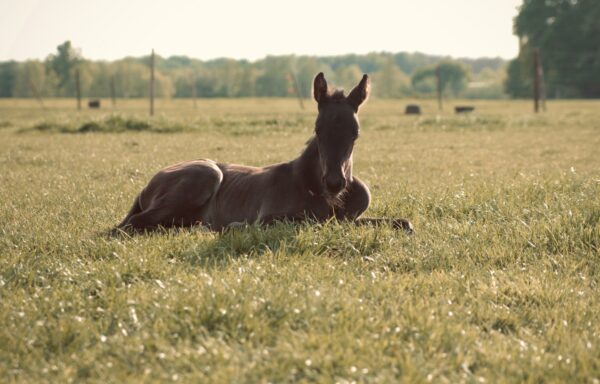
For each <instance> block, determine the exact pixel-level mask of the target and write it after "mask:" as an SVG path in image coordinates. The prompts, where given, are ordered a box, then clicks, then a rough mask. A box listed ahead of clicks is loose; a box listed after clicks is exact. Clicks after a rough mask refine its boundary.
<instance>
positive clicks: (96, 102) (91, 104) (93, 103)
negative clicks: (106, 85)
mask: <svg viewBox="0 0 600 384" xmlns="http://www.w3.org/2000/svg"><path fill="white" fill-rule="evenodd" d="M88 107H89V108H100V100H89V101H88Z"/></svg>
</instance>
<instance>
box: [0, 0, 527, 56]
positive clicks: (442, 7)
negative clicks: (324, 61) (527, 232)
mask: <svg viewBox="0 0 600 384" xmlns="http://www.w3.org/2000/svg"><path fill="white" fill-rule="evenodd" d="M521 2H522V0H396V1H393V0H390V1H383V0H363V1H354V0H343V1H339V0H303V1H285V0H279V1H277V0H246V1H243V0H216V1H215V0H212V1H206V0H194V1H193V0H168V1H164V0H157V1H153V0H96V1H91V0H0V61H2V60H9V59H13V60H24V59H31V58H35V59H43V58H45V57H46V56H47V55H48V54H50V53H52V52H55V50H56V46H57V45H59V44H60V43H62V42H63V41H65V40H71V41H72V43H73V45H74V46H75V47H77V48H80V49H81V51H82V54H83V56H84V57H86V58H89V59H108V60H114V59H118V58H122V57H125V56H142V55H147V54H148V53H149V52H150V50H151V49H152V48H154V49H155V50H156V52H157V53H158V54H160V55H161V56H171V55H186V56H190V57H193V58H199V59H204V60H205V59H212V58H216V57H231V58H236V59H240V58H246V59H250V60H255V59H259V58H262V57H264V56H266V55H282V54H298V55H303V54H309V55H339V54H345V53H368V52H380V51H387V52H400V51H407V52H415V51H418V52H423V53H427V54H437V55H450V56H453V57H482V56H486V57H496V56H500V57H503V58H512V57H515V56H516V55H517V51H518V43H517V38H516V37H515V36H513V34H512V19H513V17H514V16H516V14H517V7H518V6H519V5H520V4H521Z"/></svg>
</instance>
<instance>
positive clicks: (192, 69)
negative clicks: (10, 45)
mask: <svg viewBox="0 0 600 384" xmlns="http://www.w3.org/2000/svg"><path fill="white" fill-rule="evenodd" d="M149 60H150V56H145V57H127V58H124V59H121V60H116V61H101V60H100V61H94V60H88V59H85V58H84V57H83V56H82V54H81V52H80V51H79V50H77V49H76V48H74V47H73V45H72V44H71V42H70V41H66V42H64V43H63V44H61V45H59V46H58V47H57V49H56V52H55V53H53V54H51V55H49V56H48V57H47V58H46V59H45V60H29V61H24V62H16V61H8V62H0V97H36V96H37V95H39V96H41V97H74V96H75V94H76V89H75V87H76V81H75V71H77V72H78V73H79V78H80V86H81V92H82V94H83V96H84V97H110V96H111V95H112V93H114V95H115V97H119V98H121V97H122V98H135V97H145V96H147V95H148V93H149V85H148V83H149V77H150V73H149ZM155 64H156V74H155V78H156V80H155V92H156V95H157V96H158V97H193V96H197V97H295V96H296V95H297V94H298V93H299V94H300V95H301V96H302V97H309V96H310V87H311V84H312V79H313V77H314V75H315V74H316V73H318V72H320V71H322V72H325V73H327V78H328V80H330V81H331V82H332V83H333V84H336V85H337V86H339V87H343V88H345V89H347V90H348V89H349V88H350V87H351V86H353V85H354V84H355V83H356V81H357V79H360V76H361V75H362V74H363V73H368V74H369V75H370V77H371V81H372V83H373V85H374V87H373V89H374V95H375V96H376V97H381V98H399V97H409V96H410V97H419V96H431V95H433V94H435V91H436V78H435V68H436V67H437V66H439V65H441V66H443V67H444V68H446V69H445V70H444V71H443V79H442V80H443V83H444V93H445V94H447V95H452V96H460V97H474V98H480V97H484V98H499V97H503V95H504V92H503V86H502V84H503V81H504V78H505V76H504V74H505V64H506V63H505V61H504V60H502V59H500V58H492V59H487V58H485V59H457V60H453V59H451V58H449V57H441V56H431V55H425V54H421V53H406V52H400V53H386V52H382V53H369V54H365V55H356V54H349V55H342V56H330V57H315V56H295V55H287V56H267V57H265V58H263V59H261V60H257V61H254V62H250V61H248V60H234V59H227V58H221V59H214V60H207V61H202V60H197V59H193V58H189V57H186V56H171V57H167V58H165V57H161V56H160V55H157V56H156V62H155ZM296 84H298V88H299V89H298V90H296ZM446 84H449V86H448V87H446V86H445V85H446Z"/></svg>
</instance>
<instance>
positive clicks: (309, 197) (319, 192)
mask: <svg viewBox="0 0 600 384" xmlns="http://www.w3.org/2000/svg"><path fill="white" fill-rule="evenodd" d="M313 92H314V98H315V100H316V101H317V103H318V110H319V114H318V116H317V121H316V125H315V135H314V136H313V137H312V138H311V139H310V140H309V141H308V143H307V146H306V148H305V149H304V152H302V154H301V155H300V157H298V158H296V159H294V160H292V161H288V162H286V163H280V164H275V165H270V166H267V167H263V168H257V167H249V166H245V165H237V164H222V163H216V162H214V161H212V160H206V159H202V160H193V161H187V162H183V163H179V164H175V165H172V166H170V167H167V168H165V169H163V170H161V171H160V172H158V173H157V174H156V175H155V176H154V177H153V178H152V179H151V180H150V183H148V185H147V186H146V188H144V189H143V190H142V192H141V193H140V194H139V196H138V197H137V198H136V199H135V202H134V204H133V207H132V208H131V210H130V211H129V213H128V214H127V217H125V219H124V220H123V221H122V222H121V223H120V224H119V225H118V226H117V228H118V229H122V230H125V231H143V230H153V229H156V228H159V227H174V226H178V227H184V226H192V225H195V224H202V225H205V226H208V227H209V228H211V229H212V230H215V231H221V230H223V229H224V228H226V227H228V226H232V225H233V226H235V225H240V224H243V223H259V224H263V225H267V224H270V223H272V222H274V221H276V220H292V221H299V220H303V219H306V218H308V219H313V220H316V221H319V222H323V221H326V220H328V219H330V218H332V217H335V218H337V219H338V220H350V221H353V222H355V223H357V224H373V225H379V224H381V223H389V224H390V225H392V226H393V227H395V228H402V229H404V230H406V231H407V232H409V233H411V232H412V231H413V228H412V225H411V223H410V222H409V221H408V220H406V219H364V218H363V219H360V218H359V216H360V215H361V214H362V213H363V212H364V211H365V210H366V209H367V207H368V206H369V203H370V201H371V194H370V192H369V189H368V188H367V186H366V185H365V184H364V183H363V182H362V181H360V180H359V179H358V178H357V177H354V176H353V175H352V149H353V147H354V142H355V140H356V138H357V137H358V129H359V125H358V118H357V113H358V108H359V106H360V105H361V104H362V103H363V102H364V101H365V100H366V98H367V96H368V93H369V79H368V77H367V75H364V76H363V78H362V80H361V81H360V83H359V84H358V85H357V86H356V87H355V88H354V89H353V90H352V92H350V94H349V95H348V96H347V97H346V96H345V95H344V93H343V91H334V92H331V91H330V90H329V89H328V88H327V82H326V81H325V76H323V73H319V74H318V75H317V76H316V77H315V80H314V86H313Z"/></svg>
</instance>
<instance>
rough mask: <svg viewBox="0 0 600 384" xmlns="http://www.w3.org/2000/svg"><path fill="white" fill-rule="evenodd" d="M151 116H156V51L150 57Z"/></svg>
mask: <svg viewBox="0 0 600 384" xmlns="http://www.w3.org/2000/svg"><path fill="white" fill-rule="evenodd" d="M150 116H154V49H153V50H152V54H151V55H150Z"/></svg>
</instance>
